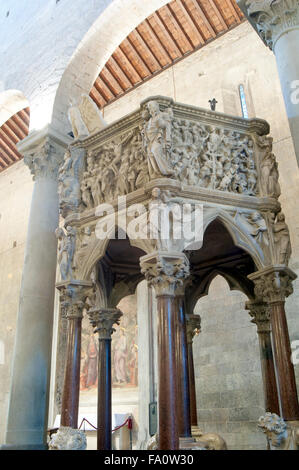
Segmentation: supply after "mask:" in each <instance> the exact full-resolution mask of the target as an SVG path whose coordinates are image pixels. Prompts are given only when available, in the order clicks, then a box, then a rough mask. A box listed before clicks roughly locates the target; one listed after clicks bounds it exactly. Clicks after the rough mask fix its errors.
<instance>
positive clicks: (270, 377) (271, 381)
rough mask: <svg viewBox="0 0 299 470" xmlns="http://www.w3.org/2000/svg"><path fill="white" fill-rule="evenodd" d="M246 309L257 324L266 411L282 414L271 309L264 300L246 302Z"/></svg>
mask: <svg viewBox="0 0 299 470" xmlns="http://www.w3.org/2000/svg"><path fill="white" fill-rule="evenodd" d="M246 310H249V314H250V316H251V317H252V320H251V322H252V323H255V324H256V326H257V334H258V338H259V347H260V358H261V369H262V377H263V387H264V398H265V411H266V412H270V413H276V414H277V415H279V414H280V410H279V395H278V390H277V385H276V376H275V365H274V358H273V351H272V343H271V323H270V309H269V306H268V305H267V304H266V303H264V302H246Z"/></svg>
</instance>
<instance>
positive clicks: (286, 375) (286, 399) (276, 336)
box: [270, 301, 299, 421]
mask: <svg viewBox="0 0 299 470" xmlns="http://www.w3.org/2000/svg"><path fill="white" fill-rule="evenodd" d="M270 309H271V310H270V311H271V327H272V337H273V349H274V355H275V364H276V371H277V378H278V387H279V394H280V404H281V412H282V417H283V418H284V420H286V421H298V420H299V405H298V396H297V387H296V380H295V372H294V366H293V364H292V361H291V357H292V351H291V345H290V338H289V331H288V325H287V319H286V314H285V308H284V302H283V301H279V302H271V303H270Z"/></svg>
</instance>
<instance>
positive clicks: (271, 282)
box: [248, 265, 299, 421]
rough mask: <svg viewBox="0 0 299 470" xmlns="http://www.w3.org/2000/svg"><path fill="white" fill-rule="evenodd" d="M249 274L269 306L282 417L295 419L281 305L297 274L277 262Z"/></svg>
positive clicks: (295, 404)
mask: <svg viewBox="0 0 299 470" xmlns="http://www.w3.org/2000/svg"><path fill="white" fill-rule="evenodd" d="M248 277H249V278H250V279H251V280H252V281H253V282H254V284H255V294H256V297H257V298H262V299H263V301H264V302H267V303H268V305H269V308H270V318H271V329H272V339H273V350H274V357H275V365H276V374H277V383H278V389H279V396H280V410H281V417H282V418H283V419H284V420H285V421H298V420H299V404H298V396H297V387H296V380H295V372H294V365H293V363H292V359H291V358H292V351H291V345H290V338H289V331H288V325H287V319H286V314H285V307H284V304H285V299H286V297H288V296H289V295H290V294H292V292H293V288H292V281H293V280H294V279H296V277H297V276H296V274H295V273H293V271H291V270H290V269H289V268H287V267H284V266H281V265H277V266H271V267H269V268H265V269H264V270H262V271H258V272H255V273H254V274H251V275H250V276H248Z"/></svg>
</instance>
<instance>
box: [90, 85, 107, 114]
mask: <svg viewBox="0 0 299 470" xmlns="http://www.w3.org/2000/svg"><path fill="white" fill-rule="evenodd" d="M89 95H90V97H91V98H92V99H93V101H94V102H95V103H96V105H97V106H98V108H100V109H102V108H104V106H106V104H107V101H106V100H105V99H104V97H103V96H102V95H101V93H99V92H98V90H97V89H96V88H95V87H92V89H91V91H90V93H89Z"/></svg>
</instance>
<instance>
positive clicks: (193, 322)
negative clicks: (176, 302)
mask: <svg viewBox="0 0 299 470" xmlns="http://www.w3.org/2000/svg"><path fill="white" fill-rule="evenodd" d="M186 332H187V342H188V344H190V343H191V344H192V343H193V338H194V336H197V335H198V334H199V333H200V332H201V317H200V315H194V314H192V315H189V314H187V315H186Z"/></svg>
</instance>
